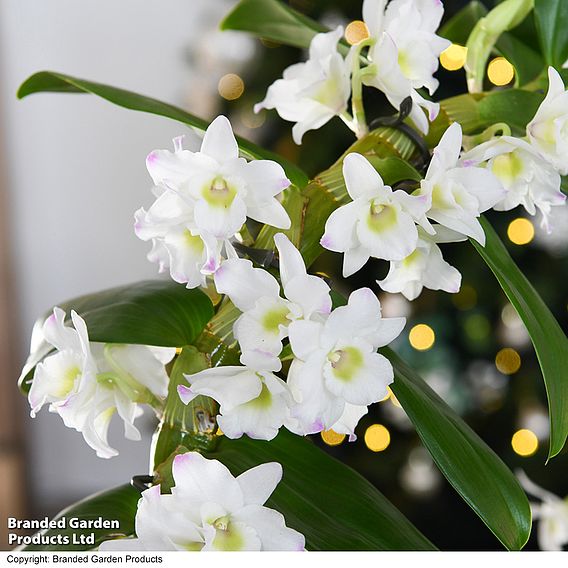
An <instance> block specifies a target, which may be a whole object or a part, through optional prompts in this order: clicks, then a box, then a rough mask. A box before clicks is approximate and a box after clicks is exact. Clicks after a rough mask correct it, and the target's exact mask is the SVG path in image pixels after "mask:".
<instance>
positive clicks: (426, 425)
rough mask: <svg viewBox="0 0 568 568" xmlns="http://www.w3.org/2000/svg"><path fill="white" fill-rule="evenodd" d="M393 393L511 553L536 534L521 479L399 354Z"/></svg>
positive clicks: (393, 360) (445, 469) (456, 486)
mask: <svg viewBox="0 0 568 568" xmlns="http://www.w3.org/2000/svg"><path fill="white" fill-rule="evenodd" d="M383 354H384V355H385V356H387V357H388V358H389V359H390V361H391V363H392V364H393V367H394V370H395V381H394V384H393V385H392V390H393V392H394V393H395V395H396V397H397V399H398V400H399V402H400V404H401V405H402V407H403V408H404V410H405V412H406V413H407V414H408V417H409V418H410V420H411V421H412V423H413V424H414V426H415V427H416V431H417V432H418V435H419V436H420V438H421V439H422V442H423V443H424V445H425V446H426V448H427V449H428V451H429V452H430V455H431V456H432V458H433V459H434V461H435V462H436V465H437V466H438V468H439V469H440V471H441V472H442V473H443V474H444V476H445V477H446V479H447V480H448V481H449V482H450V484H451V485H452V486H453V487H454V489H455V490H456V491H457V492H458V493H459V494H460V495H461V497H462V498H463V499H464V501H465V502H466V503H467V504H468V505H469V506H470V507H471V508H472V509H473V510H474V511H475V512H476V513H477V514H478V515H479V517H480V518H481V520H482V521H483V522H484V523H485V524H486V525H487V526H488V527H489V529H491V531H492V532H493V533H494V534H495V536H496V537H497V538H498V539H499V540H500V541H501V542H502V543H503V545H505V546H506V547H507V548H508V549H509V550H520V549H521V548H522V547H523V546H524V545H525V544H526V542H527V540H528V538H529V534H530V529H531V511H530V507H529V502H528V499H527V496H526V495H525V493H524V491H523V490H522V489H521V486H520V485H519V483H518V481H517V479H516V478H515V476H514V475H513V474H512V472H511V471H510V470H509V469H508V468H507V466H506V465H505V464H504V463H503V462H502V461H501V459H500V458H499V457H498V456H497V455H496V454H495V452H493V450H491V448H489V446H487V444H486V443H485V442H484V441H483V440H482V439H481V438H480V437H479V436H478V435H477V434H476V433H475V432H474V431H473V430H472V429H471V428H470V427H469V426H468V425H467V424H466V423H465V422H464V421H463V420H462V419H461V418H460V417H459V416H458V415H457V414H456V413H455V412H454V411H453V410H452V409H451V408H450V407H449V406H448V405H447V404H446V403H445V402H444V401H443V400H442V399H441V398H440V397H439V396H438V395H437V394H436V393H435V392H434V391H433V390H432V389H431V388H430V387H429V386H428V385H427V384H426V383H425V382H424V380H423V379H422V378H421V377H420V376H419V375H417V374H416V373H415V372H414V371H413V370H412V369H411V368H410V367H408V366H407V365H406V364H405V363H404V362H403V361H402V360H401V359H400V358H399V357H398V356H397V355H396V354H395V353H394V352H393V351H391V350H390V349H385V350H384V352H383Z"/></svg>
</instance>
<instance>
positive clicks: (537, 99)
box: [426, 89, 544, 148]
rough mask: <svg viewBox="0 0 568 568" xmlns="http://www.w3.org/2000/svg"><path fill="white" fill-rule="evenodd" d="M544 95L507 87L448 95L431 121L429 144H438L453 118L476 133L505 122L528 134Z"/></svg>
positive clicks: (516, 132)
mask: <svg viewBox="0 0 568 568" xmlns="http://www.w3.org/2000/svg"><path fill="white" fill-rule="evenodd" d="M543 98H544V94H543V93H538V92H532V91H525V90H523V89H505V90H503V91H492V92H490V93H476V94H471V95H458V96H456V97H451V98H449V99H444V100H443V101H440V114H439V115H438V118H437V119H436V120H435V121H434V122H433V123H432V124H431V125H430V132H429V133H428V136H427V137H426V141H427V143H428V146H430V147H431V148H432V147H434V146H435V145H436V144H437V143H438V142H439V141H440V138H441V137H442V134H443V133H444V132H445V131H446V129H447V128H448V126H450V124H451V123H452V122H459V123H460V124H461V126H462V128H463V132H464V134H475V133H478V132H481V131H483V130H485V129H486V128H488V127H489V126H492V125H494V124H497V123H500V122H505V123H507V124H508V125H509V126H510V127H511V130H512V134H513V135H516V136H525V135H526V133H525V131H526V126H527V124H528V123H529V122H530V121H531V120H532V118H533V117H534V115H535V113H536V111H537V109H538V107H539V105H540V103H541V102H542V100H543Z"/></svg>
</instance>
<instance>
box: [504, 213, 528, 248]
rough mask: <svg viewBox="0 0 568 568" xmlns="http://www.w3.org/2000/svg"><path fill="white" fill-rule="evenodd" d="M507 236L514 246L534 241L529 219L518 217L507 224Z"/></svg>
mask: <svg viewBox="0 0 568 568" xmlns="http://www.w3.org/2000/svg"><path fill="white" fill-rule="evenodd" d="M507 236H508V237H509V240H510V241H511V242H512V243H514V244H516V245H526V244H528V243H530V242H531V241H532V240H533V239H534V225H533V224H532V222H531V221H530V220H529V219H525V218H524V217H519V218H518V219H515V220H514V221H511V222H510V223H509V227H508V229H507Z"/></svg>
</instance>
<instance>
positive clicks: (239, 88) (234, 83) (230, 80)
mask: <svg viewBox="0 0 568 568" xmlns="http://www.w3.org/2000/svg"><path fill="white" fill-rule="evenodd" d="M218 89H219V94H220V95H221V96H222V97H223V98H224V99H226V100H228V101H234V100H236V99H238V98H239V97H240V96H241V95H242V94H243V93H244V92H245V84H244V81H243V80H242V79H241V78H240V77H239V76H238V75H235V73H228V74H227V75H223V77H221V79H220V80H219V85H218Z"/></svg>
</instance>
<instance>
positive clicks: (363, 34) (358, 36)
mask: <svg viewBox="0 0 568 568" xmlns="http://www.w3.org/2000/svg"><path fill="white" fill-rule="evenodd" d="M368 37H369V28H368V27H367V24H366V23H365V22H363V21H361V20H355V21H353V22H351V23H350V24H349V25H348V26H347V27H346V28H345V39H346V40H347V43H348V44H349V45H357V44H358V43H360V42H362V41H364V40H366V39H367V38H368Z"/></svg>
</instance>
